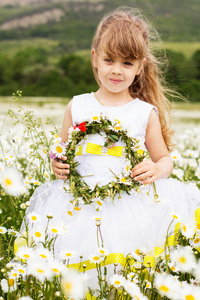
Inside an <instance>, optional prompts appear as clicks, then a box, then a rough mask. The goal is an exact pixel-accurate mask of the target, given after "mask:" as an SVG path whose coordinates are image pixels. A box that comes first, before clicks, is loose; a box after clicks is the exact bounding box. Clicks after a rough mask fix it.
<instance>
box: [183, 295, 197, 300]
mask: <svg viewBox="0 0 200 300" xmlns="http://www.w3.org/2000/svg"><path fill="white" fill-rule="evenodd" d="M185 299H186V300H195V298H194V297H193V296H192V295H187V296H185Z"/></svg>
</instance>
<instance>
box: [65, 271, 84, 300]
mask: <svg viewBox="0 0 200 300" xmlns="http://www.w3.org/2000/svg"><path fill="white" fill-rule="evenodd" d="M61 286H62V290H63V293H64V294H65V296H66V297H70V299H71V298H73V299H82V298H84V296H85V287H84V282H83V281H82V280H81V279H80V277H79V274H78V273H77V272H76V271H74V270H69V269H67V270H66V271H65V274H64V275H63V278H62V280H61Z"/></svg>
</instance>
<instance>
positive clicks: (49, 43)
mask: <svg viewBox="0 0 200 300" xmlns="http://www.w3.org/2000/svg"><path fill="white" fill-rule="evenodd" d="M60 42H62V41H59V40H52V39H45V38H35V39H30V40H29V39H28V40H8V41H1V42H0V54H6V55H7V56H9V57H13V55H15V54H16V53H17V52H18V51H21V50H24V49H26V48H28V47H31V48H39V47H42V48H44V49H45V50H47V51H48V53H49V54H50V56H51V52H52V51H53V50H54V49H55V48H56V47H58V45H59V43H60ZM154 45H155V47H156V48H157V47H163V48H165V49H171V50H173V51H177V52H182V53H183V54H184V55H185V56H186V58H187V59H189V58H190V57H191V56H192V55H193V54H194V52H195V51H196V50H198V49H200V42H190V43H189V42H163V43H161V44H159V45H158V44H157V43H155V44H154ZM89 46H90V45H88V47H89ZM75 53H76V54H78V55H81V56H82V57H86V58H87V57H89V56H90V50H89V49H86V50H80V51H76V52H75ZM61 54H62V55H64V54H65V53H61ZM54 55H55V54H54ZM50 59H52V60H55V59H56V58H55V56H54V57H53V56H52V57H50Z"/></svg>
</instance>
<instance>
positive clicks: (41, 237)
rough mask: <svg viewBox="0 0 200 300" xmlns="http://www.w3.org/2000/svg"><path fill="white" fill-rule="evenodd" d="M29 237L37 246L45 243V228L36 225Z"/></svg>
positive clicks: (30, 231)
mask: <svg viewBox="0 0 200 300" xmlns="http://www.w3.org/2000/svg"><path fill="white" fill-rule="evenodd" d="M29 235H30V237H31V238H32V239H33V240H34V242H35V243H36V244H37V243H39V242H44V241H45V228H44V227H42V226H41V225H40V224H38V225H35V226H34V227H33V228H31V229H30V230H29Z"/></svg>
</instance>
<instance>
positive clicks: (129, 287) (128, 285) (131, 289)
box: [123, 280, 140, 300]
mask: <svg viewBox="0 0 200 300" xmlns="http://www.w3.org/2000/svg"><path fill="white" fill-rule="evenodd" d="M123 287H124V289H125V290H126V291H127V292H128V293H129V294H130V295H131V296H132V297H134V296H135V294H138V293H139V292H140V289H139V287H138V285H137V284H135V283H134V282H131V281H129V280H125V281H124V283H123ZM133 299H134V300H135V299H137V298H136V297H134V298H133Z"/></svg>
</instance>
